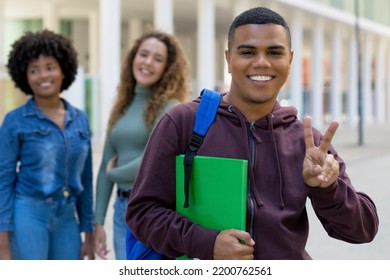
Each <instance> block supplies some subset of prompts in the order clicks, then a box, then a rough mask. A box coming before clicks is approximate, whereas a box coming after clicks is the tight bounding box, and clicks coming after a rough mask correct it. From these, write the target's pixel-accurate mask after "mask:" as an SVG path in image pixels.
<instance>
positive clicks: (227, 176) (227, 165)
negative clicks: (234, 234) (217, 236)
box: [176, 155, 248, 259]
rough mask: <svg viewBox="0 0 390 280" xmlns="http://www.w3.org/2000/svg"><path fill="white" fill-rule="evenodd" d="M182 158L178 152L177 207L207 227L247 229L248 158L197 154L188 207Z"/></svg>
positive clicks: (188, 216)
mask: <svg viewBox="0 0 390 280" xmlns="http://www.w3.org/2000/svg"><path fill="white" fill-rule="evenodd" d="M183 161H184V155H179V156H176V211H178V212H179V213H181V214H182V215H184V216H186V217H187V218H188V219H190V220H191V221H193V222H195V223H197V224H199V225H201V226H202V227H205V228H210V229H215V230H225V229H231V228H234V229H239V230H245V225H246V197H247V177H248V161H247V160H242V159H232V158H219V157H206V156H195V157H194V160H193V163H192V173H191V181H190V195H189V207H188V208H184V198H185V195H184V165H183ZM178 259H188V258H187V257H185V256H183V257H180V258H178Z"/></svg>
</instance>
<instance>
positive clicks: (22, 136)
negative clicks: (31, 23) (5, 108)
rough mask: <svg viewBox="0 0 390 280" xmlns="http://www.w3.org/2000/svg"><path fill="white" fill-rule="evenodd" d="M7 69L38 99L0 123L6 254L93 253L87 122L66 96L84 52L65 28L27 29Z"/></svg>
mask: <svg viewBox="0 0 390 280" xmlns="http://www.w3.org/2000/svg"><path fill="white" fill-rule="evenodd" d="M7 68H8V72H9V75H10V77H11V79H12V80H13V82H14V83H15V86H16V87H17V88H19V89H20V90H21V91H22V92H24V93H25V94H26V95H29V96H31V98H29V99H28V100H27V102H26V103H25V104H24V105H22V106H20V107H18V108H16V109H14V110H13V111H11V112H9V113H8V114H7V115H6V116H5V118H4V122H3V124H2V126H1V128H0V178H1V179H0V259H23V260H27V259H36V260H46V259H57V260H64V259H65V260H66V259H84V258H85V257H88V258H89V259H93V258H94V248H93V203H92V202H93V192H92V187H93V186H92V179H93V178H92V154H91V143H90V130H89V125H88V120H87V116H86V114H85V113H84V112H83V111H81V110H79V109H76V108H75V107H73V106H72V105H71V104H69V102H67V101H66V100H65V99H63V98H62V97H61V96H60V94H61V93H62V92H63V91H64V90H66V89H68V88H69V86H70V85H71V84H72V83H73V81H74V80H75V77H76V74H77V53H76V51H75V49H74V47H73V45H72V42H71V41H70V40H69V39H68V38H66V37H64V36H62V35H60V34H57V33H54V32H52V31H49V30H42V31H38V32H35V33H33V32H27V33H25V34H24V35H23V36H22V37H20V38H19V39H18V40H16V41H15V42H14V43H13V45H12V49H11V52H10V54H9V57H8V63H7ZM81 232H85V236H84V242H82V236H81Z"/></svg>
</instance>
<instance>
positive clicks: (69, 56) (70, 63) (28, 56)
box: [7, 29, 78, 95]
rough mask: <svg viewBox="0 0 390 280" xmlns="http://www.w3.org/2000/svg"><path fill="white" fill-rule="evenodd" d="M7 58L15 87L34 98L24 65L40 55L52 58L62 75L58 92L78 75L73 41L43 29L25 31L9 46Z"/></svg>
mask: <svg viewBox="0 0 390 280" xmlns="http://www.w3.org/2000/svg"><path fill="white" fill-rule="evenodd" d="M11 47H12V49H11V52H10V53H9V56H8V63H7V69H8V73H9V74H10V76H11V79H12V80H13V81H14V83H15V86H16V87H17V88H20V89H21V90H22V91H23V92H24V93H25V94H26V95H33V94H34V92H33V91H32V90H31V88H30V86H29V84H28V81H27V66H28V64H29V63H30V62H31V61H32V60H34V59H37V58H39V56H41V55H44V56H52V57H54V58H55V59H56V60H57V61H58V63H59V64H60V67H61V70H62V72H63V74H64V80H63V81H62V85H61V91H63V90H66V89H68V88H69V86H70V85H71V84H72V83H73V81H74V80H75V78H76V74H77V66H78V63H77V52H76V50H75V48H74V46H73V44H72V41H71V40H70V39H69V38H67V37H65V36H63V35H61V34H57V33H55V32H53V31H50V30H47V29H44V30H41V31H38V32H26V33H25V34H24V35H23V36H22V37H20V38H19V39H18V40H16V41H15V42H14V43H13V44H12V46H11Z"/></svg>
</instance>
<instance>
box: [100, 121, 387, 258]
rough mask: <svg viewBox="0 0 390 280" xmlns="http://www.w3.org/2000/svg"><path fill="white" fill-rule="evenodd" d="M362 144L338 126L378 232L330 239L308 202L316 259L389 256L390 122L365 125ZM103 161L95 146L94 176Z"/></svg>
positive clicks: (338, 138)
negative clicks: (363, 239)
mask: <svg viewBox="0 0 390 280" xmlns="http://www.w3.org/2000/svg"><path fill="white" fill-rule="evenodd" d="M362 132H363V133H362V135H363V144H362V145H359V144H358V139H359V138H358V135H359V133H358V127H357V126H356V127H351V126H348V125H342V126H340V127H339V129H338V131H337V133H336V135H335V138H334V139H333V142H332V143H333V146H334V147H335V148H336V150H337V151H338V153H339V155H340V156H341V157H342V158H343V159H344V161H345V162H346V164H347V173H348V175H349V177H350V178H351V180H352V182H353V183H354V186H355V188H356V189H357V190H358V191H362V192H365V193H367V194H368V195H369V196H370V197H371V198H372V199H373V200H374V202H375V204H376V206H377V210H378V214H379V219H380V228H379V232H378V234H377V236H376V238H375V239H374V241H373V242H371V243H368V244H349V243H346V242H342V241H338V240H335V239H333V238H330V237H329V236H328V235H327V234H326V232H325V230H324V229H323V228H322V226H321V224H320V223H319V221H318V220H317V218H316V217H315V214H314V212H313V210H312V208H311V205H310V204H308V207H307V208H308V214H309V219H310V234H309V241H308V245H307V250H308V252H309V253H310V254H311V256H312V257H313V258H314V259H329V260H332V259H340V260H341V259H351V260H352V259H367V260H368V259H371V260H379V259H386V260H389V259H390V203H389V202H390V164H389V163H390V124H387V125H371V126H365V127H364V128H363V131H362ZM100 160H101V147H100V146H99V145H94V169H95V178H96V174H97V169H98V168H99V164H100ZM112 201H113V199H111V204H110V206H109V211H108V216H107V218H106V221H107V222H106V225H105V228H106V231H107V238H108V242H109V248H110V250H111V253H109V255H108V258H109V259H114V254H113V246H112Z"/></svg>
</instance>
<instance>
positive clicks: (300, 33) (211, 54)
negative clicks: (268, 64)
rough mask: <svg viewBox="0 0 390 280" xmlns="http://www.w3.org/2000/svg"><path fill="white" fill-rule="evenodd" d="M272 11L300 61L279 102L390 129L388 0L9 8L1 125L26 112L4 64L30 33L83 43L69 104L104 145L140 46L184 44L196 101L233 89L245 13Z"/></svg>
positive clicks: (156, 1) (13, 4)
mask: <svg viewBox="0 0 390 280" xmlns="http://www.w3.org/2000/svg"><path fill="white" fill-rule="evenodd" d="M256 6H265V7H269V8H271V9H274V10H276V11H277V12H279V13H280V14H281V15H283V16H284V17H285V18H286V20H287V21H288V23H289V25H290V28H291V33H292V46H293V50H294V59H293V63H292V69H291V74H290V78H289V81H288V82H287V84H286V85H285V87H284V88H283V89H282V90H281V92H280V95H279V99H280V100H279V101H280V102H281V103H282V104H290V105H294V106H296V107H297V108H298V111H299V117H300V118H302V117H303V116H304V115H307V114H310V115H311V116H312V117H313V123H314V125H315V126H316V127H318V128H321V127H323V126H324V125H326V124H327V123H329V122H330V121H331V120H333V119H337V120H339V121H340V122H341V123H342V124H349V125H357V123H358V122H359V121H361V122H363V123H364V124H374V123H385V122H390V1H387V0H143V1H136V0H83V1H77V0H31V1H24V0H0V100H1V101H0V123H1V121H2V118H3V117H4V115H5V113H6V112H7V111H9V110H11V109H12V108H14V107H16V106H18V105H20V104H21V103H23V102H24V100H25V96H24V95H23V94H21V93H20V92H18V91H17V90H16V89H15V88H14V87H13V84H12V82H11V81H10V80H9V78H8V76H7V73H6V69H5V67H4V64H5V63H6V61H7V55H8V52H9V49H10V44H11V43H12V42H13V41H14V40H15V39H16V38H18V37H19V36H20V35H22V34H23V32H25V31H27V30H39V29H42V28H49V29H51V30H54V31H58V32H61V33H64V34H66V35H68V36H69V37H71V38H72V39H73V40H74V43H75V46H76V48H77V50H78V53H79V62H80V70H79V74H78V78H77V80H76V83H75V84H74V85H73V86H72V88H70V89H69V90H68V91H67V92H65V93H64V95H65V97H66V98H67V99H68V100H70V102H72V103H73V104H75V105H76V106H78V107H81V108H82V109H85V110H86V111H87V113H88V115H89V117H90V122H91V127H92V130H93V135H94V138H95V140H97V141H100V140H102V139H103V138H104V131H105V129H106V123H107V119H108V116H109V112H110V109H111V104H112V101H113V98H114V96H115V94H116V93H115V91H116V87H117V83H118V80H119V73H120V65H121V60H122V58H123V57H124V56H125V54H126V53H127V51H128V50H129V49H130V47H131V45H132V43H133V42H134V39H135V38H137V37H138V36H139V35H140V34H141V33H142V32H143V31H144V30H145V29H147V28H149V27H151V26H152V27H155V28H158V29H161V30H165V31H167V32H170V33H172V34H175V36H177V37H178V38H179V40H180V41H181V42H182V44H183V45H184V47H185V51H186V53H187V56H188V58H189V60H190V63H191V67H192V68H191V71H192V78H193V88H194V93H193V94H194V97H195V96H196V95H197V94H198V92H199V91H200V90H201V89H202V88H204V87H207V88H214V89H215V88H216V89H220V90H224V89H226V88H228V87H229V79H230V76H229V75H228V73H227V71H226V63H225V61H224V50H225V49H226V42H227V31H228V28H229V24H230V23H231V21H232V20H233V18H234V16H235V15H237V14H238V13H240V12H241V11H243V10H245V9H247V8H251V7H256Z"/></svg>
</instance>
